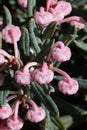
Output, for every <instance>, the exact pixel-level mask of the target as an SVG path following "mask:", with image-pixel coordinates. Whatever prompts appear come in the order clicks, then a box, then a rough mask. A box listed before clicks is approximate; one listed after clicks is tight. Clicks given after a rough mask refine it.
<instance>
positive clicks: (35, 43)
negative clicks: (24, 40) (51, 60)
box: [28, 18, 40, 53]
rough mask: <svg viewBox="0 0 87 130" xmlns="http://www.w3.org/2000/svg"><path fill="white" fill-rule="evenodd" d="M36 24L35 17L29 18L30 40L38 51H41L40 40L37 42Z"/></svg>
mask: <svg viewBox="0 0 87 130" xmlns="http://www.w3.org/2000/svg"><path fill="white" fill-rule="evenodd" d="M34 26H35V23H34V19H33V18H31V19H30V20H29V23H28V29H29V35H30V40H31V43H32V45H33V47H34V49H35V51H36V53H39V52H40V47H39V45H38V42H37V38H36V36H35V32H34V29H35V28H34Z"/></svg>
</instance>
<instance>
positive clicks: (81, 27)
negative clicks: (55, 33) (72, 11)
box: [70, 17, 86, 30]
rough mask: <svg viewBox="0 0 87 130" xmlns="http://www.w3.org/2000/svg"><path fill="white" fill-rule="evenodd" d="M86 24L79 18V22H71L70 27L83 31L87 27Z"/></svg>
mask: <svg viewBox="0 0 87 130" xmlns="http://www.w3.org/2000/svg"><path fill="white" fill-rule="evenodd" d="M85 24H86V22H85V20H84V19H83V18H82V17H79V18H78V20H72V21H71V22H70V25H71V26H74V27H76V28H77V29H78V30H81V29H83V28H84V27H85Z"/></svg>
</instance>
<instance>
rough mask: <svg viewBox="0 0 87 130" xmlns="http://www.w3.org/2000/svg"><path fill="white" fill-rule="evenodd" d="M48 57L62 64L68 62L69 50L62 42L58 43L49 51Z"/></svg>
mask: <svg viewBox="0 0 87 130" xmlns="http://www.w3.org/2000/svg"><path fill="white" fill-rule="evenodd" d="M49 55H50V56H51V57H52V58H53V59H55V60H57V61H58V62H64V61H68V60H70V58H71V50H70V48H69V47H68V46H65V45H64V43H63V42H61V41H58V42H56V43H55V45H54V46H53V48H52V49H51V51H50V54H49ZM48 57H49V56H48Z"/></svg>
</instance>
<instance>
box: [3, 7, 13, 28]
mask: <svg viewBox="0 0 87 130" xmlns="http://www.w3.org/2000/svg"><path fill="white" fill-rule="evenodd" d="M3 11H4V14H3V24H4V26H6V25H10V24H12V16H11V13H10V11H9V9H8V8H7V7H6V6H3Z"/></svg>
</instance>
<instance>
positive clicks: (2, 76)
mask: <svg viewBox="0 0 87 130" xmlns="http://www.w3.org/2000/svg"><path fill="white" fill-rule="evenodd" d="M4 81H5V76H4V74H2V73H0V87H1V86H2V85H3V84H4Z"/></svg>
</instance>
